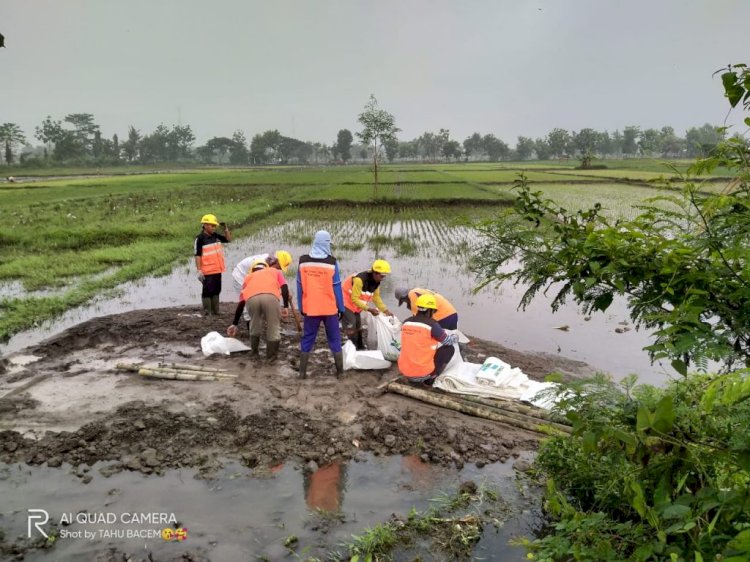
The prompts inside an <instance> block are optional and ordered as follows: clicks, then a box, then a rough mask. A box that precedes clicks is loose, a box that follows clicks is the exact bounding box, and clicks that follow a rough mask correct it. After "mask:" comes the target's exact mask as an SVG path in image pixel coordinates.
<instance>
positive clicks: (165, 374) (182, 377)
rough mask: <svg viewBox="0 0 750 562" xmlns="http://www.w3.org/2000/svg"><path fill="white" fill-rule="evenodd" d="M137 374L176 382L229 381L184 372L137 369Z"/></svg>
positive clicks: (213, 375) (228, 378)
mask: <svg viewBox="0 0 750 562" xmlns="http://www.w3.org/2000/svg"><path fill="white" fill-rule="evenodd" d="M138 374H139V375H141V376H144V377H152V378H156V379H170V380H178V381H229V380H233V379H232V378H231V377H217V376H216V375H215V374H210V373H206V374H204V375H202V374H199V373H195V372H192V373H190V372H186V371H157V370H154V369H138Z"/></svg>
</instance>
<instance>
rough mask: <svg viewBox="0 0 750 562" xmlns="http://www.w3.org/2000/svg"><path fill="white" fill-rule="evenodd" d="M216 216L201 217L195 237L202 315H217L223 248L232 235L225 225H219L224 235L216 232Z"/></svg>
mask: <svg viewBox="0 0 750 562" xmlns="http://www.w3.org/2000/svg"><path fill="white" fill-rule="evenodd" d="M219 224H220V223H219V222H218V221H217V220H216V215H211V214H208V215H203V218H201V225H202V229H201V232H200V234H198V236H196V237H195V243H194V250H195V251H194V255H195V267H196V269H197V270H198V280H199V281H200V282H201V283H202V284H203V290H202V291H201V301H202V303H203V313H204V315H206V316H209V315H210V314H219V312H220V311H219V294H220V293H221V274H222V273H224V270H225V269H226V268H225V265H224V247H223V246H222V244H226V243H228V242H231V241H232V233H231V232H230V231H229V227H228V226H227V225H226V223H221V226H222V228H223V229H224V234H223V235H222V234H219V233H218V232H216V227H217V226H219Z"/></svg>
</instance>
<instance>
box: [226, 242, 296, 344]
mask: <svg viewBox="0 0 750 562" xmlns="http://www.w3.org/2000/svg"><path fill="white" fill-rule="evenodd" d="M258 260H263V261H265V262H266V263H267V264H268V266H269V267H275V268H276V269H280V270H281V271H283V272H284V273H286V272H287V269H289V266H290V265H291V263H292V254H290V253H289V252H287V251H286V250H276V252H274V253H270V252H267V253H265V254H256V255H254V256H250V257H247V258H245V259H243V260H241V261H240V262H239V263H238V264H237V265H235V266H234V269H233V270H232V284H233V285H234V288H235V290H236V291H237V294H238V295H239V294H240V293H242V286H243V285H244V283H245V277H247V274H248V273H249V272H250V270H251V269H252V266H253V264H254V263H255V262H256V261H258ZM242 317H243V318H244V319H245V322H247V324H248V330H249V329H250V318H251V316H250V310H248V309H247V308H245V309H243V311H242Z"/></svg>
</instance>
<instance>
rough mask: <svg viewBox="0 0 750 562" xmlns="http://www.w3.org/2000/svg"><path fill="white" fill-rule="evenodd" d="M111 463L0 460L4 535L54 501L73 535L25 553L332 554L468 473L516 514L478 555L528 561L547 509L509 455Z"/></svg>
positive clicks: (50, 556) (55, 518)
mask: <svg viewBox="0 0 750 562" xmlns="http://www.w3.org/2000/svg"><path fill="white" fill-rule="evenodd" d="M103 466H105V465H104V464H102V463H97V464H96V465H94V466H93V467H91V470H90V471H89V474H90V475H92V476H93V480H91V482H90V483H89V484H87V485H84V484H82V483H81V480H80V479H79V477H78V476H76V474H74V470H73V469H72V467H70V466H67V465H63V467H62V468H48V467H46V466H44V467H29V466H26V465H13V466H8V465H0V488H2V489H3V493H2V495H3V505H2V513H0V530H2V531H3V532H4V533H5V536H6V537H7V538H6V540H8V539H9V538H14V537H19V536H23V537H26V536H27V533H28V532H29V530H28V521H27V515H28V511H27V510H29V509H36V510H44V511H45V512H46V513H47V514H48V515H49V517H50V523H52V522H55V523H59V522H60V521H61V520H62V518H67V519H68V520H70V521H71V523H70V524H69V525H59V529H60V530H61V531H65V535H64V536H63V534H62V533H61V535H60V537H59V538H58V539H57V540H56V542H55V544H54V546H53V547H52V548H51V549H50V550H46V551H38V550H32V551H28V552H26V553H25V554H26V556H25V558H24V560H32V561H33V560H63V561H64V560H82V559H94V558H95V557H96V555H97V554H99V553H102V552H105V551H106V550H107V549H110V548H114V549H117V550H118V551H120V552H122V553H128V554H130V555H135V556H138V557H146V556H147V555H148V554H149V553H151V555H152V556H153V557H154V559H156V560H161V559H166V558H169V559H172V558H174V557H178V556H179V555H180V554H181V553H183V552H185V551H188V550H190V551H192V552H196V551H197V552H200V553H202V554H203V555H204V556H206V557H207V558H209V559H211V560H248V559H256V558H260V557H266V559H270V560H278V559H282V558H287V559H288V558H289V557H290V554H289V552H288V550H287V548H286V547H285V546H284V543H285V541H286V540H287V539H288V538H289V537H290V536H295V537H297V539H298V542H297V544H296V552H297V553H300V554H303V557H302V558H300V559H306V558H307V557H309V556H319V557H320V558H321V559H328V556H329V555H330V553H331V552H332V551H333V550H336V549H340V545H341V544H343V543H346V542H348V541H350V540H351V536H352V535H356V534H361V533H362V532H363V531H364V530H365V529H366V528H368V527H372V526H374V525H377V524H379V523H382V522H385V521H387V520H388V519H389V517H390V516H391V514H393V513H397V514H401V515H406V514H408V512H409V511H410V510H411V509H412V508H416V509H417V510H420V511H422V510H425V509H428V508H429V507H430V506H431V504H432V501H431V500H434V499H435V498H437V497H438V496H439V495H440V494H441V493H442V492H447V493H454V492H455V490H456V489H457V488H458V485H459V484H460V483H461V482H463V481H465V480H473V481H474V482H476V483H477V484H485V485H487V486H490V487H492V488H493V489H495V490H497V491H498V493H499V495H500V497H501V498H502V499H503V500H504V501H505V502H506V503H508V504H510V505H511V506H512V512H513V515H512V516H511V519H509V520H508V521H506V522H505V524H504V525H503V526H502V527H500V528H499V529H497V528H496V527H495V526H493V525H487V526H486V527H485V534H484V536H483V537H482V539H481V540H480V542H479V543H478V545H477V547H476V549H475V551H474V558H482V559H485V560H495V561H502V562H510V561H521V560H524V559H525V555H524V552H523V550H522V549H520V548H516V547H511V546H510V545H509V544H508V540H509V539H510V538H511V537H512V536H515V535H517V534H521V533H525V534H529V533H530V532H531V529H530V527H529V526H530V525H532V524H533V523H534V521H535V520H536V518H537V517H538V514H537V513H535V512H534V511H533V508H532V507H530V506H532V505H533V503H534V501H535V500H534V498H532V497H531V496H533V495H535V494H533V493H529V492H528V490H527V491H526V496H528V497H525V496H524V492H523V491H519V489H520V490H523V486H519V485H518V482H517V481H516V478H515V474H514V471H513V470H512V468H511V464H510V463H505V464H502V463H496V464H491V465H487V466H485V467H483V468H482V469H478V468H476V466H473V465H472V466H467V467H465V468H464V469H462V470H461V471H460V472H459V471H456V470H448V469H445V468H439V467H435V466H432V465H426V464H424V463H422V462H421V461H420V460H419V459H418V458H416V457H387V458H382V457H374V456H371V455H365V456H363V460H362V461H360V462H349V463H338V464H332V465H328V466H325V467H322V468H320V469H318V470H317V471H316V472H314V473H311V474H310V473H306V474H303V472H302V471H301V470H299V468H296V467H295V466H293V465H292V464H291V463H288V464H284V465H279V466H276V467H271V468H267V469H264V470H262V471H261V470H258V469H256V473H255V474H254V473H253V471H252V470H250V469H248V468H246V467H243V466H240V465H238V464H236V463H234V462H227V463H226V464H225V468H224V469H223V470H221V471H220V473H219V474H218V475H217V477H216V478H215V479H212V480H203V479H197V478H195V475H196V471H195V470H193V469H184V470H169V471H167V472H166V473H165V475H164V476H162V477H155V476H144V475H143V474H141V473H135V472H121V473H118V474H115V475H113V476H110V477H109V478H104V477H103V476H100V474H99V472H98V469H99V468H101V467H103ZM125 490H126V491H125ZM36 514H38V515H40V516H42V517H43V514H42V512H35V515H36ZM334 514H337V515H335V516H334ZM164 521H170V522H171V523H170V524H168V523H165V522H164ZM165 527H177V528H183V529H185V534H186V538H185V540H184V541H174V540H172V541H165V540H164V539H163V538H162V534H161V533H162V530H163V529H164V528H165ZM42 529H46V530H47V531H49V530H50V529H51V526H50V524H49V523H48V524H47V525H42ZM32 531H33V533H37V531H36V530H35V529H33V527H32ZM423 554H424V553H423ZM291 556H294V557H298V556H296V555H291Z"/></svg>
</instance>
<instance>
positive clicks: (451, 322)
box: [438, 312, 458, 330]
mask: <svg viewBox="0 0 750 562" xmlns="http://www.w3.org/2000/svg"><path fill="white" fill-rule="evenodd" d="M438 324H440V327H441V328H442V329H443V330H458V312H454V313H453V314H451V315H450V316H446V317H445V318H443V319H442V320H438Z"/></svg>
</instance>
